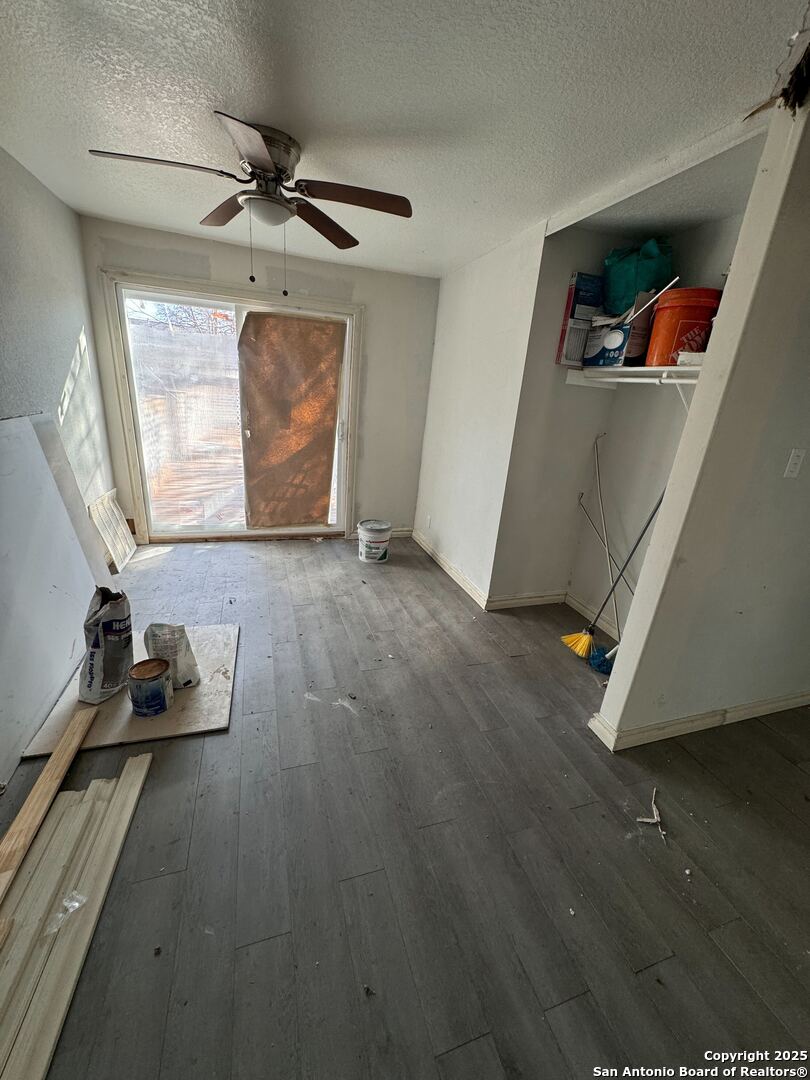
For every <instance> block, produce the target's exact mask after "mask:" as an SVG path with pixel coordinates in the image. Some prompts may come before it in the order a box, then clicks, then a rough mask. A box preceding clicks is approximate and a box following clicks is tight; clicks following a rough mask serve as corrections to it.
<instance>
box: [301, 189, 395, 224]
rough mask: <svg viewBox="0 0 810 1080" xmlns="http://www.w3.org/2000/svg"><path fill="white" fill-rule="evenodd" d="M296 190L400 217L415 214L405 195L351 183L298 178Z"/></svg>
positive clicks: (319, 197)
mask: <svg viewBox="0 0 810 1080" xmlns="http://www.w3.org/2000/svg"><path fill="white" fill-rule="evenodd" d="M295 190H296V191H297V192H298V194H299V195H306V196H307V198H310V199H328V200H330V201H331V202H341V203H349V204H350V205H351V206H365V207H367V208H368V209H369V210H380V211H382V213H383V214H398V215H399V217H411V215H412V214H413V209H412V208H411V204H410V203H409V202H408V200H407V199H406V198H405V196H404V195H390V194H389V193H388V192H387V191H374V190H372V189H371V188H361V187H352V185H351V184H331V183H329V181H328V180H296V181H295Z"/></svg>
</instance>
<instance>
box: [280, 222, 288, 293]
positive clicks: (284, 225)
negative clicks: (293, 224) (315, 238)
mask: <svg viewBox="0 0 810 1080" xmlns="http://www.w3.org/2000/svg"><path fill="white" fill-rule="evenodd" d="M282 230H283V233H284V288H283V289H282V290H281V295H282V296H289V295H290V294H289V293H288V292H287V222H286V221H285V222H284V224H283V225H282Z"/></svg>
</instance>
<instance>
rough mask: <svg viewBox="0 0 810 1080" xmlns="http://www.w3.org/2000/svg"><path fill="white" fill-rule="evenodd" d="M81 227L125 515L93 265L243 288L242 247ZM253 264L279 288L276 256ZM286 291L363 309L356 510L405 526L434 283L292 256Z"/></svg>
mask: <svg viewBox="0 0 810 1080" xmlns="http://www.w3.org/2000/svg"><path fill="white" fill-rule="evenodd" d="M82 232H83V240H84V251H85V260H86V266H87V276H88V284H89V288H90V296H91V304H92V309H93V317H94V322H95V326H96V331H97V339H98V354H99V365H100V369H101V376H102V381H103V386H104V397H105V401H106V404H107V416H108V427H109V433H110V445H111V448H112V459H113V468H114V471H115V479H116V483H117V486H118V496H119V501H120V502H121V505H122V507H123V508H124V510H125V512H126V513H127V515H128V516H130V515H131V513H132V496H131V491H130V485H129V479H128V473H127V465H126V453H125V448H124V441H123V429H122V425H121V421H120V410H119V406H118V400H117V397H116V391H115V379H114V374H113V366H112V365H113V361H112V353H111V350H110V342H109V328H108V325H107V315H106V311H105V306H104V300H103V295H102V290H101V278H100V273H99V271H100V270H102V269H115V270H125V271H127V272H129V273H143V274H146V275H149V274H153V275H157V276H161V277H177V278H181V279H188V280H191V279H194V280H197V281H199V282H201V283H204V284H206V285H211V284H221V285H226V286H245V288H246V289H250V285H249V283H248V280H247V279H248V274H249V273H250V269H249V255H248V249H247V248H246V247H243V246H240V245H237V244H229V243H224V242H223V241H221V240H218V239H215V238H214V236H215V235H216V236H220V235H221V233H216V231H215V230H212V237H211V239H210V240H209V239H201V238H199V237H190V236H180V235H177V234H175V233H169V232H161V231H158V230H155V229H142V228H139V227H135V226H131V225H124V224H121V223H119V222H112V221H102V220H99V219H95V218H83V219H82ZM280 238H281V232H280V230H279V239H280ZM254 262H255V270H254V273H255V276H256V289H257V291H259V292H261V291H265V292H280V291H281V288H282V276H281V266H282V261H281V256H280V255H279V254H277V253H275V252H268V251H256V252H255V256H254ZM288 288H289V291H290V294H291V296H305V297H306V296H311V297H318V298H319V299H323V300H330V299H331V300H337V301H341V302H344V303H353V304H363V305H364V306H365V327H364V342H363V345H364V348H363V357H362V365H361V371H360V396H359V420H358V431H357V473H356V486H355V497H356V506H355V515H356V518H357V519H360V518H363V517H372V516H373V517H383V518H388V519H390V520H391V521H392V523H393V525H394V527H395V528H410V527H411V526H412V525H413V519H414V507H415V505H416V489H417V481H418V476H419V455H420V449H421V445H422V433H423V429H424V422H425V408H426V403H427V393H428V384H429V380H430V363H431V353H432V349H433V333H434V327H435V318H436V303H437V298H438V291H439V283H438V281H436V280H435V279H433V278H426V277H416V276H412V275H408V274H393V273H385V272H383V271H379V270H364V269H361V268H358V267H356V266H345V265H341V264H339V263H330V262H320V261H316V260H314V259H298V258H290V259H289V260H288Z"/></svg>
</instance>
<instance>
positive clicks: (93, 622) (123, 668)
mask: <svg viewBox="0 0 810 1080" xmlns="http://www.w3.org/2000/svg"><path fill="white" fill-rule="evenodd" d="M84 643H85V645H86V647H87V652H86V653H85V656H84V662H83V664H82V671H81V676H80V678H79V701H87V702H89V703H90V704H91V705H98V704H99V703H100V702H102V701H106V700H107V698H108V697H112V695H113V694H115V693H117V692H118V691H119V690H120V689H121V687H122V686H124V685H125V683H126V681H127V675H128V674H129V669H130V668H131V667H132V620H131V618H130V613H129V600H127V597H126V593H122V592H113V591H112V589H108V588H106V587H104V586H99V588H97V589H96V591H95V593H94V594H93V599H92V600H91V601H90V607H89V608H88V609H87V617H86V618H85V620H84Z"/></svg>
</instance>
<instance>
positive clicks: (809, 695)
mask: <svg viewBox="0 0 810 1080" xmlns="http://www.w3.org/2000/svg"><path fill="white" fill-rule="evenodd" d="M803 705H810V690H806V691H805V692H804V693H801V694H788V695H786V696H785V697H779V698H770V699H768V700H766V701H750V702H747V703H746V704H744V705H732V706H731V707H730V708H728V709H715V710H714V711H712V712H705V713H695V714H694V715H692V716H682V717H680V718H678V719H675V720H663V721H662V722H661V723H660V724H649V725H647V726H645V727H640V728H633V729H631V730H629V731H620V730H619V729H618V728H615V727H614V726H613V725H612V724H611V723H610V722H609V721H607V720H606V719H605V718H604V716H602V714H601V713H594V714H593V716H592V717H591V719H590V721H589V723H588V727H589V728H590V729H591V731H593V732H594V734H595V735H597V736H598V738H600V739H601V740H602V742H603V743H604V744H605V746H606V747H607V748H608V750H627V749H628V748H629V747H631V746H643V745H644V744H645V743H649V742H659V741H660V740H661V739H673V738H675V736H676V735H688V734H689V732H691V731H704V730H705V729H706V728H712V727H722V726H723V725H724V724H735V723H737V721H738V720H752V719H754V717H757V716H768V715H769V714H770V713H775V712H784V711H785V710H786V709H798V708H801V706H803Z"/></svg>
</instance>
